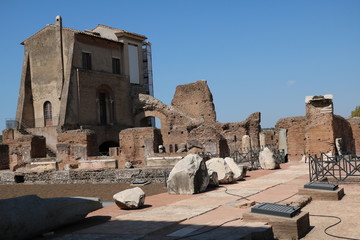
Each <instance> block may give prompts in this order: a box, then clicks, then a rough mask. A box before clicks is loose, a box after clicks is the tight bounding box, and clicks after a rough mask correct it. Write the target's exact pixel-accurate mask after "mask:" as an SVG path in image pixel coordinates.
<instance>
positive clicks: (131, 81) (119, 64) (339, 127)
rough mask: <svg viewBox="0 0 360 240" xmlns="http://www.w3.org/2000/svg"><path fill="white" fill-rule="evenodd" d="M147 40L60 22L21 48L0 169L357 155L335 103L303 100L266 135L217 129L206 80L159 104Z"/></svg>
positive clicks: (247, 125) (359, 130)
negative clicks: (295, 113)
mask: <svg viewBox="0 0 360 240" xmlns="http://www.w3.org/2000/svg"><path fill="white" fill-rule="evenodd" d="M146 39H147V38H146V37H145V36H143V35H139V34H136V33H131V32H127V31H124V30H121V29H116V28H112V27H108V26H104V25H98V26H97V27H95V28H94V29H92V30H85V31H78V30H74V29H70V28H65V27H63V26H62V20H61V17H60V16H58V17H57V18H56V23H55V24H54V25H47V26H46V27H44V28H43V29H41V30H40V31H38V32H37V33H35V34H34V35H32V36H31V37H29V38H28V39H26V40H25V41H23V42H22V44H23V45H24V47H25V49H24V50H25V55H24V63H23V71H22V76H21V83H20V90H19V100H18V107H17V113H16V123H17V124H16V125H15V126H14V128H12V129H7V130H4V131H3V144H1V145H0V157H1V158H0V169H9V170H11V171H20V172H21V171H23V172H24V171H28V172H29V171H30V172H43V171H56V170H71V169H76V170H94V169H116V168H120V169H123V168H171V167H173V166H174V165H175V164H176V163H177V162H178V161H179V160H180V159H182V158H183V157H184V156H186V155H188V154H191V153H197V154H200V155H202V156H206V159H209V158H212V157H221V158H225V157H229V156H230V157H233V158H234V159H235V160H236V161H238V162H237V163H239V161H241V160H247V161H250V162H251V163H250V165H248V166H249V167H250V168H257V167H260V164H259V163H258V159H259V153H260V151H261V149H263V148H265V147H270V148H271V150H272V151H273V152H274V154H275V155H274V158H275V159H277V158H279V154H283V155H284V156H287V157H288V159H289V160H300V159H302V158H304V157H305V156H307V155H309V154H319V153H321V152H324V153H329V154H331V155H337V154H339V155H341V154H346V153H357V154H359V151H360V145H359V144H360V120H359V119H360V118H356V117H355V118H351V119H348V120H346V119H344V118H342V117H340V116H337V115H335V114H333V101H332V98H333V97H332V95H324V96H311V97H306V116H302V117H290V118H284V119H280V120H279V121H278V122H277V124H276V126H275V129H263V130H261V126H260V121H261V115H260V112H255V113H253V114H251V115H250V116H249V117H248V118H247V119H246V120H244V121H242V122H232V123H220V122H218V121H217V119H216V111H215V106H214V102H213V96H212V94H211V91H210V89H209V87H208V85H207V82H206V81H205V80H200V81H196V82H193V83H189V84H184V85H179V86H177V88H176V91H175V94H174V97H173V99H172V102H171V104H170V105H166V104H164V103H162V102H161V101H160V100H159V99H156V98H154V97H153V96H152V95H153V94H152V93H153V83H152V76H151V51H150V43H148V42H146V41H145V40H146ZM40 42H41V44H39V43H40ZM155 118H157V119H159V121H160V122H161V127H160V129H158V128H156V127H155ZM279 150H280V151H281V152H280V151H279ZM276 151H279V152H276ZM254 159H256V161H257V163H254ZM282 159H283V160H281V161H282V162H283V161H285V160H284V159H285V158H284V157H282Z"/></svg>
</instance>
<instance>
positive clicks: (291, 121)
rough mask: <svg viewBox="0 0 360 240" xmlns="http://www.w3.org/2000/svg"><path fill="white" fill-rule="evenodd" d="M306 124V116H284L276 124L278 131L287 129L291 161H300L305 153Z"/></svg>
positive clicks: (288, 150)
mask: <svg viewBox="0 0 360 240" xmlns="http://www.w3.org/2000/svg"><path fill="white" fill-rule="evenodd" d="M305 126H306V117H290V118H283V119H280V120H279V121H278V122H277V123H276V125H275V129H276V132H279V131H280V129H287V148H288V149H287V152H288V159H289V160H290V161H292V160H293V161H298V160H300V159H301V158H302V156H303V155H304V154H305ZM277 137H278V136H277Z"/></svg>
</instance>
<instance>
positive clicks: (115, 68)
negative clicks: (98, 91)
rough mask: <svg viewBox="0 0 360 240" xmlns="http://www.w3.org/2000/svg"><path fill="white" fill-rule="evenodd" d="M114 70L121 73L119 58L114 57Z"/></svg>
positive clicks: (115, 72)
mask: <svg viewBox="0 0 360 240" xmlns="http://www.w3.org/2000/svg"><path fill="white" fill-rule="evenodd" d="M112 71H113V73H114V74H120V73H121V71H120V59H119V58H113V59H112Z"/></svg>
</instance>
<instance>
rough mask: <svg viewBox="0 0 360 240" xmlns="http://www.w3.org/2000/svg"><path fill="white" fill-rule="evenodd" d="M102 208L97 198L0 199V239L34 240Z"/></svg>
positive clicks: (35, 197) (36, 197) (29, 196)
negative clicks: (32, 239) (33, 239)
mask: <svg viewBox="0 0 360 240" xmlns="http://www.w3.org/2000/svg"><path fill="white" fill-rule="evenodd" d="M100 208H102V204H101V202H100V201H99V199H97V198H80V197H77V198H65V197H64V198H40V197H38V196H36V195H27V196H23V197H16V198H9V199H3V200H0V213H1V217H0V239H31V238H33V237H36V236H38V235H40V234H42V233H47V232H50V231H52V230H54V229H55V228H58V227H61V226H64V225H67V224H71V223H74V222H78V221H80V220H82V219H84V218H85V217H86V215H87V214H88V213H90V212H92V211H95V210H97V209H100Z"/></svg>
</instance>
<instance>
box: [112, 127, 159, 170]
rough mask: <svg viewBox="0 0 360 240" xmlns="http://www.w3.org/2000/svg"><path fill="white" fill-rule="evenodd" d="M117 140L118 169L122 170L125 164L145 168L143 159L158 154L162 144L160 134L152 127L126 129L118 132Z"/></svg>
mask: <svg viewBox="0 0 360 240" xmlns="http://www.w3.org/2000/svg"><path fill="white" fill-rule="evenodd" d="M119 138H120V152H121V155H120V159H119V164H118V166H119V168H124V166H125V163H126V162H131V163H132V165H134V166H136V167H142V166H146V162H145V158H146V157H147V156H151V155H153V154H154V153H156V152H158V146H159V145H161V144H162V139H161V134H160V132H159V131H158V129H156V128H152V127H144V128H128V129H125V130H122V131H121V132H120V134H119Z"/></svg>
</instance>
